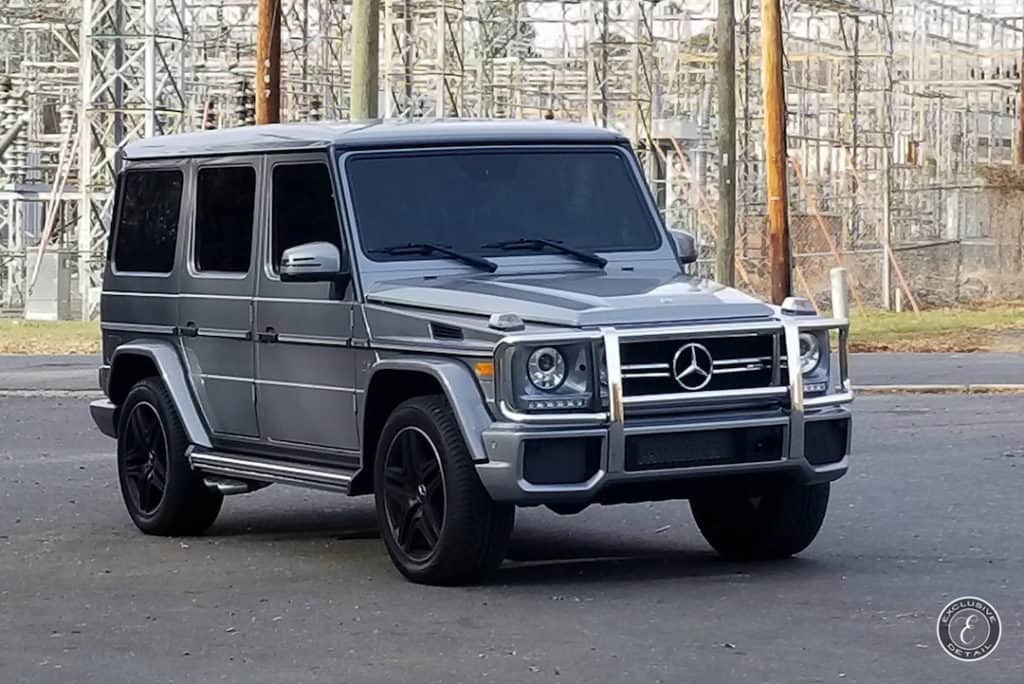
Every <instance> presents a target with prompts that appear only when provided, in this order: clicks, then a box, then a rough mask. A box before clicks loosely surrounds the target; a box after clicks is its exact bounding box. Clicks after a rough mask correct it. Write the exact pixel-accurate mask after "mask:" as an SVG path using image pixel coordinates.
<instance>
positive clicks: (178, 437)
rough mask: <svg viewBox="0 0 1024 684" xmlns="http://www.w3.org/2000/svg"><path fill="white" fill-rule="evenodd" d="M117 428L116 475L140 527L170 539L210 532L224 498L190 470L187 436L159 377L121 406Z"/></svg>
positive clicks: (133, 391)
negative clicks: (186, 452) (186, 453)
mask: <svg viewBox="0 0 1024 684" xmlns="http://www.w3.org/2000/svg"><path fill="white" fill-rule="evenodd" d="M119 423H120V424H119V425H118V430H117V435H118V437H117V475H118V480H119V481H120V484H121V496H122V497H123V498H124V503H125V507H126V508H127V509H128V515H129V516H131V519H132V522H134V523H135V525H136V527H138V528H139V529H140V530H142V531H143V532H145V533H146V534H155V535H161V536H172V537H177V536H187V535H194V534H200V533H201V532H204V531H205V530H206V529H207V528H209V527H210V525H212V524H213V521H214V520H216V519H217V514H218V513H219V512H220V507H221V503H222V502H223V500H224V497H223V496H221V494H220V493H218V492H217V491H215V490H212V489H210V488H209V487H207V486H206V484H205V483H204V482H203V478H202V476H201V475H200V474H199V473H197V472H196V471H194V470H192V467H191V466H190V465H189V463H188V458H187V457H186V455H185V451H186V449H188V445H189V442H188V437H187V435H186V434H185V429H184V427H182V424H181V419H180V418H179V417H178V411H177V409H176V408H175V406H174V402H173V400H172V399H171V397H170V394H169V393H168V392H167V389H166V388H165V387H164V385H163V383H162V382H160V381H159V380H157V379H156V378H146V379H145V380H142V381H140V382H138V383H136V384H135V386H134V387H132V389H131V390H130V391H129V392H128V396H127V397H126V398H125V401H124V404H123V405H122V406H121V411H120V421H119Z"/></svg>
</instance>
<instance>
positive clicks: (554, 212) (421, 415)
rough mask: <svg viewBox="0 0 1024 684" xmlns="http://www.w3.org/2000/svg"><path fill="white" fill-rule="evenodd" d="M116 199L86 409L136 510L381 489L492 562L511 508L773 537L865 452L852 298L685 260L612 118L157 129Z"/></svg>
mask: <svg viewBox="0 0 1024 684" xmlns="http://www.w3.org/2000/svg"><path fill="white" fill-rule="evenodd" d="M113 224H114V225H113V230H112V233H111V238H110V248H109V254H108V259H107V266H106V271H105V274H104V282H103V295H102V331H103V366H102V367H101V369H100V383H101V386H102V388H103V391H104V393H105V395H106V397H107V398H106V399H104V400H101V401H97V402H94V403H93V404H92V406H91V412H92V416H93V418H94V420H95V422H96V424H97V425H98V427H99V429H100V430H102V431H103V432H104V433H105V434H107V435H109V436H111V437H114V438H116V439H117V465H118V473H119V479H120V486H121V492H122V494H123V497H124V502H125V505H126V507H127V509H128V513H129V515H130V516H131V518H132V520H133V521H134V522H135V524H136V525H137V526H138V527H139V528H140V529H141V530H142V531H143V532H145V533H148V534H157V535H189V534H198V533H201V532H203V531H204V530H206V529H207V528H208V527H209V526H210V525H211V524H212V523H213V522H214V519H215V518H216V517H217V514H218V512H219V511H220V508H221V503H222V500H223V497H224V496H225V495H229V494H240V493H245V492H250V491H253V490H256V489H259V488H261V487H264V486H266V485H268V484H270V483H288V484H293V485H300V486H304V487H314V488H319V489H326V490H331V491H338V492H342V493H346V494H350V495H359V494H373V495H374V497H375V499H376V508H377V515H378V519H379V523H380V529H381V534H382V536H383V538H384V542H385V545H386V547H387V550H388V553H389V554H390V556H391V558H392V560H393V561H394V564H395V565H396V567H397V568H398V569H399V570H400V571H401V572H402V573H403V574H404V575H405V576H406V577H408V578H409V579H411V580H413V581H416V582H426V583H437V584H454V583H464V582H472V581H476V580H478V579H480V578H481V577H483V576H484V575H486V574H487V573H488V572H490V571H492V570H494V569H495V568H496V567H497V566H498V565H499V564H500V563H501V560H502V557H503V555H504V552H505V549H506V546H507V543H508V540H509V536H510V534H511V532H512V527H513V519H514V515H515V509H516V507H517V506H538V505H543V506H547V507H548V508H550V509H551V510H552V511H555V512H556V513H559V514H573V513H578V512H580V511H582V510H583V509H584V508H586V507H587V506H589V505H591V504H615V503H625V502H638V501H659V500H667V499H689V501H690V506H691V508H692V510H693V514H694V517H695V519H696V522H697V525H698V526H699V528H700V530H701V532H702V533H703V534H704V536H705V538H706V539H707V540H708V542H709V543H710V544H711V545H712V546H713V547H714V548H715V549H717V550H718V551H719V552H720V553H721V554H723V555H725V556H727V557H731V558H749V559H755V558H779V557H784V556H789V555H791V554H794V553H797V552H799V551H801V550H803V549H804V548H805V547H806V546H807V545H808V544H809V543H810V542H811V540H812V539H813V538H814V536H815V535H816V534H817V532H818V530H819V528H820V526H821V523H822V520H823V519H824V516H825V509H826V505H827V502H828V495H829V483H830V482H831V481H832V480H835V479H836V478H838V477H840V476H841V475H843V474H844V473H845V472H846V469H847V453H848V450H849V444H850V413H849V411H848V409H847V408H846V405H847V404H848V403H849V402H850V401H851V400H852V398H853V397H852V394H851V392H850V383H849V377H848V371H847V360H846V336H847V330H848V324H847V321H845V320H833V319H826V318H822V317H819V316H818V315H816V314H815V312H814V309H813V307H812V306H811V305H810V303H809V302H807V301H805V300H800V299H790V300H787V302H786V303H784V304H783V306H782V307H775V306H770V305H767V304H763V303H761V302H759V301H757V300H755V299H753V298H751V297H748V296H747V295H745V294H742V293H740V292H738V291H736V290H732V289H729V288H726V287H723V286H721V285H717V284H715V283H713V282H709V281H707V280H704V279H701V278H698V277H695V276H691V275H688V274H687V270H688V269H689V268H690V266H689V265H690V264H692V263H693V262H694V261H695V259H696V254H695V249H694V242H693V240H692V238H690V237H689V236H687V235H685V234H682V233H675V232H673V231H669V230H667V229H666V228H665V226H664V225H663V223H662V220H661V217H660V216H659V214H658V210H657V208H656V205H655V203H654V200H653V198H652V195H651V193H650V191H649V190H648V187H647V185H646V184H645V182H644V178H643V175H642V173H641V169H640V167H639V166H638V164H637V160H636V158H635V157H634V155H633V153H632V151H631V149H630V147H629V144H628V142H627V140H626V139H624V138H623V137H621V136H620V135H618V134H616V133H614V132H611V131H607V130H601V129H597V128H592V127H587V126H582V125H576V124H569V123H558V122H486V121H436V122H410V123H369V124H357V123H353V124H309V125H306V124H293V125H275V126H261V127H255V128H244V129H234V130H224V131H216V132H206V133H194V134H193V133H190V134H183V135H171V136H166V137H159V138H151V139H146V140H141V141H138V142H133V143H131V144H129V145H127V146H126V147H125V148H124V152H123V157H122V159H121V172H120V176H119V181H118V185H117V192H116V203H115V210H114V222H113Z"/></svg>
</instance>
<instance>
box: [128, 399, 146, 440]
mask: <svg viewBox="0 0 1024 684" xmlns="http://www.w3.org/2000/svg"><path fill="white" fill-rule="evenodd" d="M144 429H145V426H144V425H143V419H142V411H141V410H140V408H138V407H136V408H135V410H134V411H132V415H131V416H129V418H128V432H129V434H130V435H131V437H132V442H134V446H136V447H139V446H141V445H143V444H145V443H146V441H145V439H144Z"/></svg>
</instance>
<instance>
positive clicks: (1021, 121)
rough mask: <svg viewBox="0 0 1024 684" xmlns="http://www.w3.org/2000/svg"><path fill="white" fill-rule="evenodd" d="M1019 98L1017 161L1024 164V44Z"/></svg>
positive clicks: (1021, 57) (1021, 49) (1021, 54)
mask: <svg viewBox="0 0 1024 684" xmlns="http://www.w3.org/2000/svg"><path fill="white" fill-rule="evenodd" d="M1017 98H1018V105H1017V163H1018V164H1024V45H1021V48H1020V92H1018V93H1017Z"/></svg>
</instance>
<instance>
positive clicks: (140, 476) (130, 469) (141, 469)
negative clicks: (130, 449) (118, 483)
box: [124, 463, 146, 487]
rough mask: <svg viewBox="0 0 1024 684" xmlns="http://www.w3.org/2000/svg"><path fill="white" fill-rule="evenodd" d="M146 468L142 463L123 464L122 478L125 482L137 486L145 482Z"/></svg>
mask: <svg viewBox="0 0 1024 684" xmlns="http://www.w3.org/2000/svg"><path fill="white" fill-rule="evenodd" d="M145 469H146V466H145V464H143V463H125V465H124V477H125V479H126V480H129V481H131V482H134V483H135V484H136V485H138V486H140V487H141V486H142V484H143V483H144V482H145V481H146V472H145Z"/></svg>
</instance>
